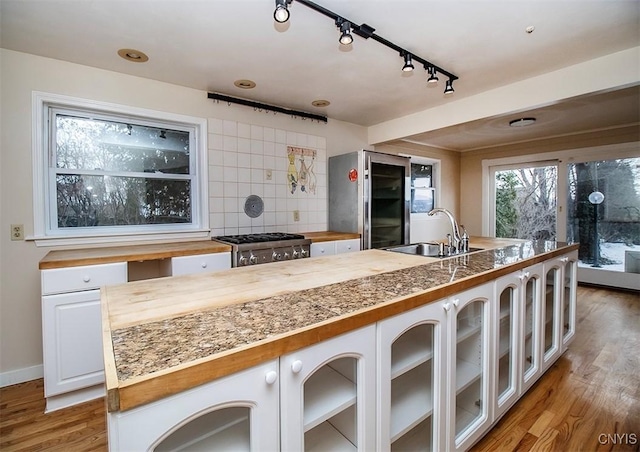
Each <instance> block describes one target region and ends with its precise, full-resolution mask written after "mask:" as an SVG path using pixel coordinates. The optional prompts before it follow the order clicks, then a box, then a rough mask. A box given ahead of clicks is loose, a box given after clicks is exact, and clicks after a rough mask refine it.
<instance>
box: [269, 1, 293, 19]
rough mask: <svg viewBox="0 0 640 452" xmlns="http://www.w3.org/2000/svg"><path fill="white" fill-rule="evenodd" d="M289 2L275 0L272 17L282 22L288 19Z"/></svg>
mask: <svg viewBox="0 0 640 452" xmlns="http://www.w3.org/2000/svg"><path fill="white" fill-rule="evenodd" d="M289 3H291V1H290V0H289V1H287V0H276V10H275V11H274V12H273V19H274V20H275V21H276V22H278V23H280V24H282V23H285V22H286V21H288V20H289Z"/></svg>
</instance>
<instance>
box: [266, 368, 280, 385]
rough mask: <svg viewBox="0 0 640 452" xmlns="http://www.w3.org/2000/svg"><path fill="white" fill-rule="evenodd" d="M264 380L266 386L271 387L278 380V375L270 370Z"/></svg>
mask: <svg viewBox="0 0 640 452" xmlns="http://www.w3.org/2000/svg"><path fill="white" fill-rule="evenodd" d="M264 379H265V381H266V382H267V384H268V385H272V384H274V383H275V382H276V380H277V379H278V374H277V373H276V371H274V370H270V371H269V372H267V373H266V375H265V376H264Z"/></svg>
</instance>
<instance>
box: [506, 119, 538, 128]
mask: <svg viewBox="0 0 640 452" xmlns="http://www.w3.org/2000/svg"><path fill="white" fill-rule="evenodd" d="M535 122H536V118H518V119H514V120H513V121H509V125H510V126H511V127H526V126H530V125H532V124H534V123H535Z"/></svg>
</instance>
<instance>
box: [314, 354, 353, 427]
mask: <svg viewBox="0 0 640 452" xmlns="http://www.w3.org/2000/svg"><path fill="white" fill-rule="evenodd" d="M355 403H356V385H355V384H354V383H353V382H351V381H349V380H348V379H347V378H345V377H344V376H343V375H341V374H339V373H338V372H336V371H335V370H333V369H332V368H331V367H329V366H323V367H321V368H320V369H318V371H316V373H315V374H313V376H312V377H311V378H309V380H307V382H306V383H305V384H304V431H305V432H307V431H309V430H311V429H312V428H314V427H316V426H317V425H320V424H321V423H323V422H324V421H326V420H327V419H329V418H331V417H332V416H334V415H336V414H337V413H339V412H341V411H343V410H345V409H347V408H348V407H350V406H351V405H354V404H355Z"/></svg>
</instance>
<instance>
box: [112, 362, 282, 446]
mask: <svg viewBox="0 0 640 452" xmlns="http://www.w3.org/2000/svg"><path fill="white" fill-rule="evenodd" d="M279 393H280V391H279V387H278V360H273V361H268V362H266V363H263V364H260V365H258V366H255V367H252V368H251V369H247V370H244V371H241V372H238V373H235V374H233V375H229V376H227V377H223V378H220V379H218V380H215V381H212V382H211V383H207V384H204V385H202V386H198V387H196V388H193V389H191V390H189V391H185V392H182V393H179V394H176V395H173V396H170V397H167V398H164V399H162V400H158V401H157V402H152V403H149V404H146V405H142V406H140V407H138V408H134V409H132V410H129V411H122V412H114V413H108V414H107V423H108V430H109V450H111V451H157V452H160V451H169V450H171V451H176V450H181V451H183V450H184V451H204V450H211V451H213V450H215V451H229V452H231V451H233V452H241V451H247V452H249V451H252V452H260V451H267V450H268V451H276V450H279V438H280V434H279V430H280V423H279V415H278V411H279Z"/></svg>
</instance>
